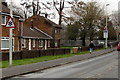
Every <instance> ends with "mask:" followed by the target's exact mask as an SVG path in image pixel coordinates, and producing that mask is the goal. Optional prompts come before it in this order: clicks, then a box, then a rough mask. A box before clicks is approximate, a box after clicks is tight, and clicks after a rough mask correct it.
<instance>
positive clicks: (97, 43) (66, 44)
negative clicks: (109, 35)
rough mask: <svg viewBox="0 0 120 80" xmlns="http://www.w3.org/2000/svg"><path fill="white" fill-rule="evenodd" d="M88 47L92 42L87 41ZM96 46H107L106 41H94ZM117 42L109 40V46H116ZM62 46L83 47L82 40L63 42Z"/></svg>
mask: <svg viewBox="0 0 120 80" xmlns="http://www.w3.org/2000/svg"><path fill="white" fill-rule="evenodd" d="M85 42H86V46H88V45H89V43H90V40H86V41H85ZM93 42H94V44H95V46H98V45H105V40H93ZM115 42H118V41H115V40H108V46H109V45H111V44H114V43H115ZM61 45H62V46H82V40H61Z"/></svg>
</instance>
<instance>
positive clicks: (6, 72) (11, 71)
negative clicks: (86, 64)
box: [0, 48, 115, 79]
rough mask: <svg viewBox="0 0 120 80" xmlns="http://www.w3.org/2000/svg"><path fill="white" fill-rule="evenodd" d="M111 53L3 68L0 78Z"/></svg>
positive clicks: (106, 51)
mask: <svg viewBox="0 0 120 80" xmlns="http://www.w3.org/2000/svg"><path fill="white" fill-rule="evenodd" d="M112 51H115V48H110V49H105V50H100V51H96V52H93V53H92V54H85V55H76V56H73V57H68V58H61V59H56V60H50V61H45V62H38V63H33V64H27V65H20V66H14V67H8V68H3V69H0V70H1V71H2V75H1V74H0V78H2V79H7V78H10V77H14V76H17V75H22V74H27V73H32V72H36V71H40V70H44V69H48V68H52V67H56V66H61V65H64V64H68V63H72V62H77V61H81V60H86V59H90V58H93V57H97V56H100V55H104V54H107V53H110V52H112Z"/></svg>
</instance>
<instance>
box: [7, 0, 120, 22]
mask: <svg viewBox="0 0 120 80" xmlns="http://www.w3.org/2000/svg"><path fill="white" fill-rule="evenodd" d="M6 1H8V2H10V0H6ZM12 1H13V2H14V3H15V4H16V5H17V6H18V5H19V3H20V1H21V0H12ZM39 1H40V2H42V1H44V2H45V1H52V0H39ZM65 1H72V0H65ZM79 1H80V0H79ZM82 1H85V2H86V1H91V0H82ZM93 1H97V2H99V3H100V4H101V5H102V6H105V5H106V4H110V5H109V6H108V7H107V9H108V13H109V14H111V13H112V11H117V10H118V2H119V1H120V0H93ZM15 4H14V5H15ZM48 12H51V11H48ZM48 12H47V13H48ZM53 12H54V13H57V12H56V10H53ZM56 19H57V21H56ZM52 20H53V21H55V22H58V15H56V18H55V19H52Z"/></svg>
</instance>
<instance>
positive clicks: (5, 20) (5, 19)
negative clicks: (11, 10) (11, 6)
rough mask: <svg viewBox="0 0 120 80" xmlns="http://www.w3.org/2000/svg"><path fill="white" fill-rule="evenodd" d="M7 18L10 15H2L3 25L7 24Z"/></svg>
mask: <svg viewBox="0 0 120 80" xmlns="http://www.w3.org/2000/svg"><path fill="white" fill-rule="evenodd" d="M3 16H4V17H5V18H4V23H3ZM7 20H8V16H5V15H2V21H1V24H2V25H6V22H7Z"/></svg>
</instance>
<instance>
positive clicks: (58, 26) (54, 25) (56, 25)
mask: <svg viewBox="0 0 120 80" xmlns="http://www.w3.org/2000/svg"><path fill="white" fill-rule="evenodd" d="M44 18H45V17H44ZM45 20H46V21H47V22H49V23H50V24H51V25H52V26H53V27H57V28H62V27H61V26H60V25H58V24H56V23H54V22H53V21H51V20H49V19H47V18H45Z"/></svg>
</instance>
